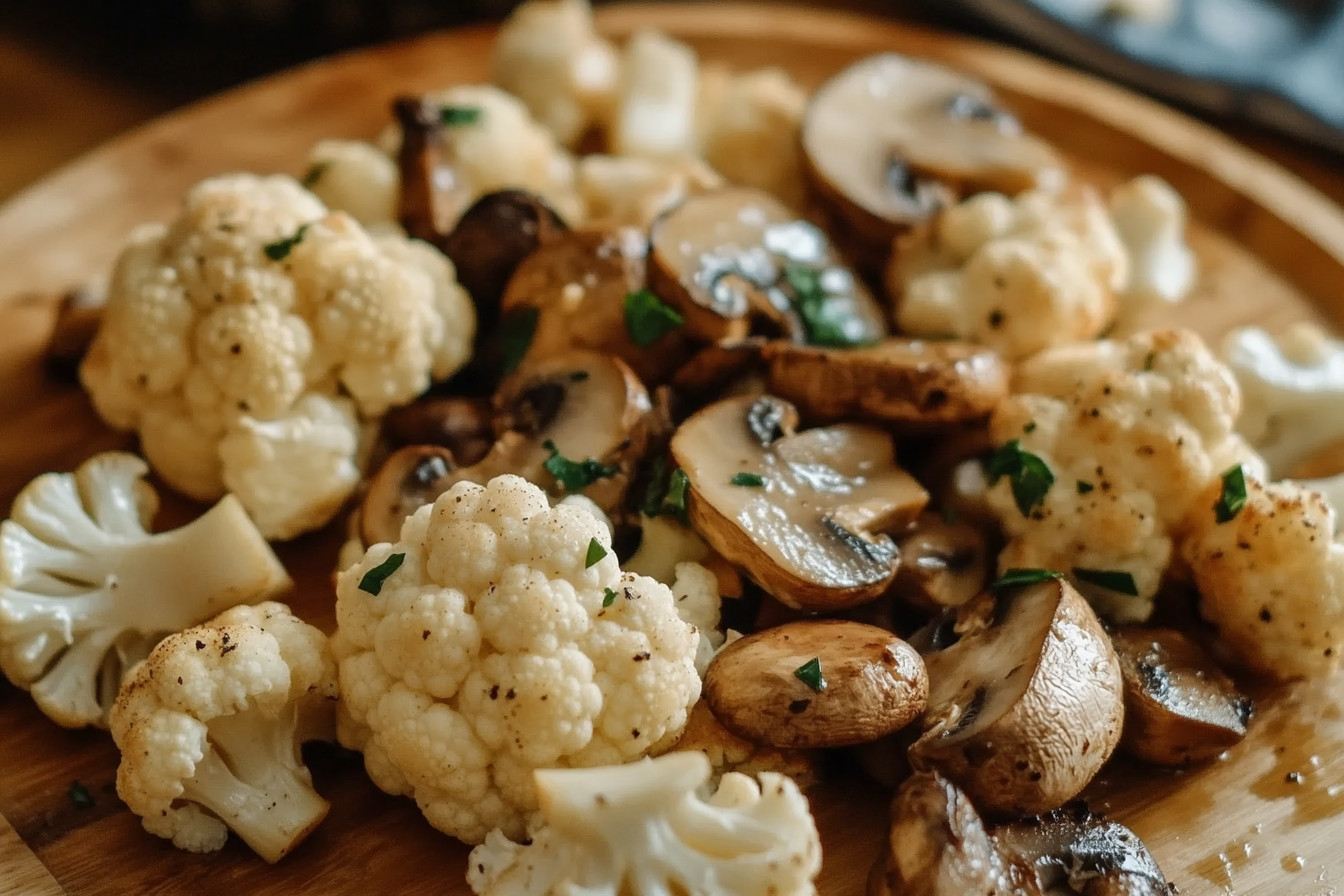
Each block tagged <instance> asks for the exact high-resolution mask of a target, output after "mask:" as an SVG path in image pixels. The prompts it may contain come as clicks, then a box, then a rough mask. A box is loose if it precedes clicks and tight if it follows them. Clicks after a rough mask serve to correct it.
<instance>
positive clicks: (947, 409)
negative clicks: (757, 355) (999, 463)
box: [762, 339, 1009, 429]
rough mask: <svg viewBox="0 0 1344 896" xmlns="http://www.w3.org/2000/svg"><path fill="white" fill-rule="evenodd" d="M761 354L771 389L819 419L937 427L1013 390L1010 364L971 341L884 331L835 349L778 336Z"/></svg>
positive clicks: (977, 412)
mask: <svg viewBox="0 0 1344 896" xmlns="http://www.w3.org/2000/svg"><path fill="white" fill-rule="evenodd" d="M762 355H763V357H764V358H765V361H766V363H767V364H768V372H767V375H766V385H767V387H768V388H769V390H770V391H771V392H772V393H773V394H775V395H778V396H780V397H781V398H785V399H788V400H789V401H792V402H793V403H794V404H796V405H798V409H799V410H800V411H801V412H802V413H803V415H804V416H805V417H807V419H809V420H812V421H815V422H818V423H829V422H833V421H838V420H855V419H858V420H867V421H872V422H875V423H891V424H899V425H901V426H902V427H903V428H911V429H934V428H939V427H948V426H953V425H956V424H959V423H966V422H969V421H973V420H979V419H984V418H986V417H988V416H989V414H990V413H991V412H993V410H994V408H995V407H997V406H998V404H999V402H1000V401H1002V400H1003V399H1004V398H1006V397H1007V396H1008V382H1009V372H1008V367H1007V365H1006V364H1005V363H1004V362H1003V360H1002V359H1001V358H1000V357H999V356H998V355H997V354H995V353H994V352H993V351H991V350H989V349H987V348H985V347H983V346H977V345H972V344H970V343H966V342H926V341H921V340H913V339H884V340H883V341H881V342H879V343H877V344H876V345H871V346H864V347H860V348H848V349H835V348H820V347H817V346H803V345H792V344H790V343H787V342H783V341H778V340H777V341H773V342H769V343H767V344H766V345H765V346H764V347H763V348H762Z"/></svg>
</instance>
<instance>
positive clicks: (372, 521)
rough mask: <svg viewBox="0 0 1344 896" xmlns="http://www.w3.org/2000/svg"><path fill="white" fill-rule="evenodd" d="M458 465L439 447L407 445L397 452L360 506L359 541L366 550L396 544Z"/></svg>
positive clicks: (371, 480)
mask: <svg viewBox="0 0 1344 896" xmlns="http://www.w3.org/2000/svg"><path fill="white" fill-rule="evenodd" d="M456 469H457V464H456V463H454V461H453V453H452V452H451V451H449V450H448V449H447V448H443V447H441V446H438V445H407V446H406V447H405V448H402V449H400V450H399V451H394V452H393V453H392V454H391V455H390V456H389V457H388V458H387V460H385V461H383V465H382V466H381V467H379V468H378V472H376V473H374V475H373V477H372V478H371V479H370V480H369V488H368V490H367V491H366V492H365V493H364V500H363V502H362V503H361V504H360V506H359V537H360V540H361V541H363V542H364V544H365V546H366V547H367V546H368V545H372V544H378V543H379V542H383V541H396V540H397V537H398V536H399V534H400V533H401V524H402V523H403V522H405V520H406V517H408V516H410V515H411V514H413V513H415V512H416V511H417V510H419V509H420V508H421V507H423V506H424V505H426V504H429V503H431V502H433V501H434V499H436V498H438V496H439V495H440V494H441V493H442V492H443V490H444V489H445V488H447V486H446V485H444V483H446V482H449V477H450V475H451V474H452V473H453V471H454V470H456Z"/></svg>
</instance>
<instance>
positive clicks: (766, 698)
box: [704, 619, 929, 749]
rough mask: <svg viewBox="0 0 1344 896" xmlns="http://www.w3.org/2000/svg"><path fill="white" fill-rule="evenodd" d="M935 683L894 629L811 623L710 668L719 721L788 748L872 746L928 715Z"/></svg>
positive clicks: (769, 633) (723, 654)
mask: <svg viewBox="0 0 1344 896" xmlns="http://www.w3.org/2000/svg"><path fill="white" fill-rule="evenodd" d="M928 689H929V682H928V678H927V677H926V675H925V673H924V664H923V662H921V661H920V659H919V654H918V653H916V652H915V650H914V648H913V647H911V646H910V645H909V644H906V643H905V642H904V641H902V640H901V639H900V638H897V637H896V636H895V635H893V634H891V633H890V632H887V631H884V630H882V629H880V628H876V627H875V626H871V625H864V624H862V623H859V622H849V621H846V620H842V619H809V620H804V621H801V622H791V623H788V624H786V625H781V626H778V627H776V628H770V629H766V630H765V631H761V632H756V633H755V634H751V635H747V636H746V637H744V638H740V639H738V640H737V641H734V642H733V643H731V644H729V645H728V646H727V647H725V648H723V649H722V650H721V651H719V653H718V654H717V655H716V656H715V657H714V659H713V661H711V662H710V664H709V668H708V669H707V670H706V671H705V687H704V699H705V702H706V703H708V704H709V708H710V709H711V710H712V711H713V713H714V717H715V718H716V719H718V720H719V721H720V722H722V723H723V726H724V727H725V728H727V729H728V730H729V731H731V732H733V733H734V734H736V735H738V736H739V737H743V738H746V739H747V740H749V741H751V742H753V743H758V744H766V745H768V746H772V747H779V748H783V749H819V748H822V747H843V746H851V745H853V744H861V743H868V742H869V741H874V740H877V739H878V738H880V737H884V736H885V735H888V734H890V733H892V732H893V731H897V730H899V729H901V728H904V727H905V726H906V725H908V724H909V723H910V722H912V721H914V720H915V719H916V718H918V717H919V714H920V713H922V712H923V711H924V705H925V701H926V699H927V697H928Z"/></svg>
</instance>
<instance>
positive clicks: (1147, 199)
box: [1111, 174, 1196, 329]
mask: <svg viewBox="0 0 1344 896" xmlns="http://www.w3.org/2000/svg"><path fill="white" fill-rule="evenodd" d="M1185 221H1186V213H1185V201H1184V200H1183V199H1181V194H1180V193H1177V192H1176V191H1175V190H1174V189H1173V188H1172V186H1171V185H1170V184H1168V183H1167V182H1166V181H1164V180H1163V179H1162V178H1160V177H1156V176H1154V175H1151V174H1147V175H1143V176H1142V177H1136V178H1134V179H1133V180H1131V181H1129V182H1128V183H1125V184H1122V185H1121V186H1119V187H1117V188H1116V189H1115V191H1114V192H1112V193H1111V222H1112V223H1113V224H1114V225H1115V231H1116V233H1117V234H1119V236H1120V241H1121V242H1122V243H1124V246H1125V251H1126V252H1127V253H1128V255H1129V277H1128V279H1127V280H1126V282H1125V286H1124V289H1123V290H1122V294H1121V297H1120V310H1119V323H1118V326H1120V327H1123V328H1128V329H1133V328H1134V325H1135V323H1136V322H1141V321H1143V320H1144V318H1145V317H1146V316H1149V315H1152V314H1165V313H1167V312H1169V311H1170V309H1171V306H1172V305H1173V304H1175V303H1176V302H1179V301H1181V300H1182V299H1184V298H1185V296H1186V294H1187V293H1189V292H1190V288H1191V287H1192V286H1194V284H1195V272H1196V265H1195V254H1194V253H1193V252H1192V251H1190V247H1189V246H1188V245H1186V242H1185Z"/></svg>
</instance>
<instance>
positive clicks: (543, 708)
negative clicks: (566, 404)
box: [334, 475, 700, 843]
mask: <svg viewBox="0 0 1344 896" xmlns="http://www.w3.org/2000/svg"><path fill="white" fill-rule="evenodd" d="M336 590H337V601H336V619H337V626H338V628H337V634H336V636H335V639H334V650H335V651H336V656H337V659H338V661H339V663H340V678H341V683H342V694H343V697H342V706H341V710H340V712H339V715H338V726H339V727H338V733H339V734H340V738H341V742H342V743H343V744H345V745H346V746H349V747H352V748H354V749H357V750H361V751H363V753H364V762H365V766H366V768H367V769H368V771H369V774H370V776H371V777H372V778H373V780H374V783H376V784H377V785H378V786H379V787H381V788H382V789H383V790H386V791H387V792H389V793H393V794H406V795H409V796H412V797H413V798H414V799H415V800H416V802H417V803H418V804H419V806H420V809H421V811H423V812H424V813H425V817H426V818H428V819H429V822H430V823H431V824H432V825H434V826H435V827H436V828H438V829H439V830H441V831H444V832H445V833H448V834H451V835H452V836H454V837H458V838H460V839H462V840H465V841H467V842H470V843H479V842H480V841H481V840H482V839H483V838H484V837H485V835H486V833H487V832H489V831H490V830H491V829H492V828H497V827H498V828H502V829H503V830H504V831H505V832H506V833H507V834H508V835H509V836H511V837H515V838H517V837H521V836H522V835H523V833H524V822H525V819H526V817H527V815H528V814H529V813H531V812H533V811H535V810H536V808H537V794H536V791H535V789H534V787H533V783H532V771H533V770H534V769H539V768H552V767H563V766H590V765H604V764H612V763H621V762H628V761H630V760H632V759H637V758H639V757H640V756H643V755H645V754H646V753H649V752H650V751H654V750H657V749H659V748H660V747H662V746H663V745H665V744H667V743H669V742H670V741H671V740H673V739H675V738H676V737H677V735H678V734H680V733H681V729H682V727H683V726H684V725H685V723H686V715H687V712H688V711H689V709H690V707H691V706H692V705H693V704H694V703H695V701H696V699H697V698H698V697H699V694H700V678H699V676H698V675H697V674H696V671H695V655H696V647H697V641H698V638H697V635H696V630H695V628H694V627H693V626H691V625H688V624H686V623H685V622H683V621H682V620H681V619H680V618H678V616H677V610H676V602H675V600H674V599H673V596H672V592H671V591H670V590H669V589H668V588H667V587H666V586H664V585H661V584H659V583H658V582H655V581H654V580H652V579H648V578H644V577H642V576H636V575H632V574H628V573H625V574H623V573H622V572H621V570H620V567H619V566H618V565H617V562H616V557H615V554H613V553H612V551H611V539H610V535H609V533H608V530H607V529H606V527H605V526H604V525H603V524H602V523H601V522H600V521H598V520H597V519H596V518H595V517H594V516H593V515H592V514H590V513H588V512H587V511H586V510H582V509H579V508H575V507H569V506H563V505H561V506H556V507H554V508H552V507H549V506H548V505H547V500H546V494H545V492H543V491H542V490H541V489H540V488H538V487H537V486H535V485H532V484H530V483H528V482H526V481H525V480H523V479H521V478H519V477H517V476H511V475H509V476H500V477H498V478H495V479H492V480H491V481H490V482H489V483H488V484H487V485H485V486H480V485H475V484H472V483H467V482H463V483H459V484H457V485H455V486H453V488H451V489H450V490H449V491H447V492H445V493H444V494H443V495H441V496H440V497H439V498H438V500H437V501H435V502H434V504H432V505H429V506H426V507H422V508H421V509H420V510H418V511H417V512H416V513H415V514H414V515H413V516H411V517H410V518H408V519H407V521H406V523H405V525H404V526H403V528H402V531H401V538H400V540H399V541H398V542H396V543H394V544H378V545H374V546H373V547H371V548H370V549H369V551H368V553H367V554H366V555H365V557H364V558H363V560H362V561H361V562H360V563H358V564H357V565H355V566H353V567H351V568H350V569H347V570H345V571H344V572H342V573H341V574H340V575H339V576H338V577H337V588H336Z"/></svg>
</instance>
